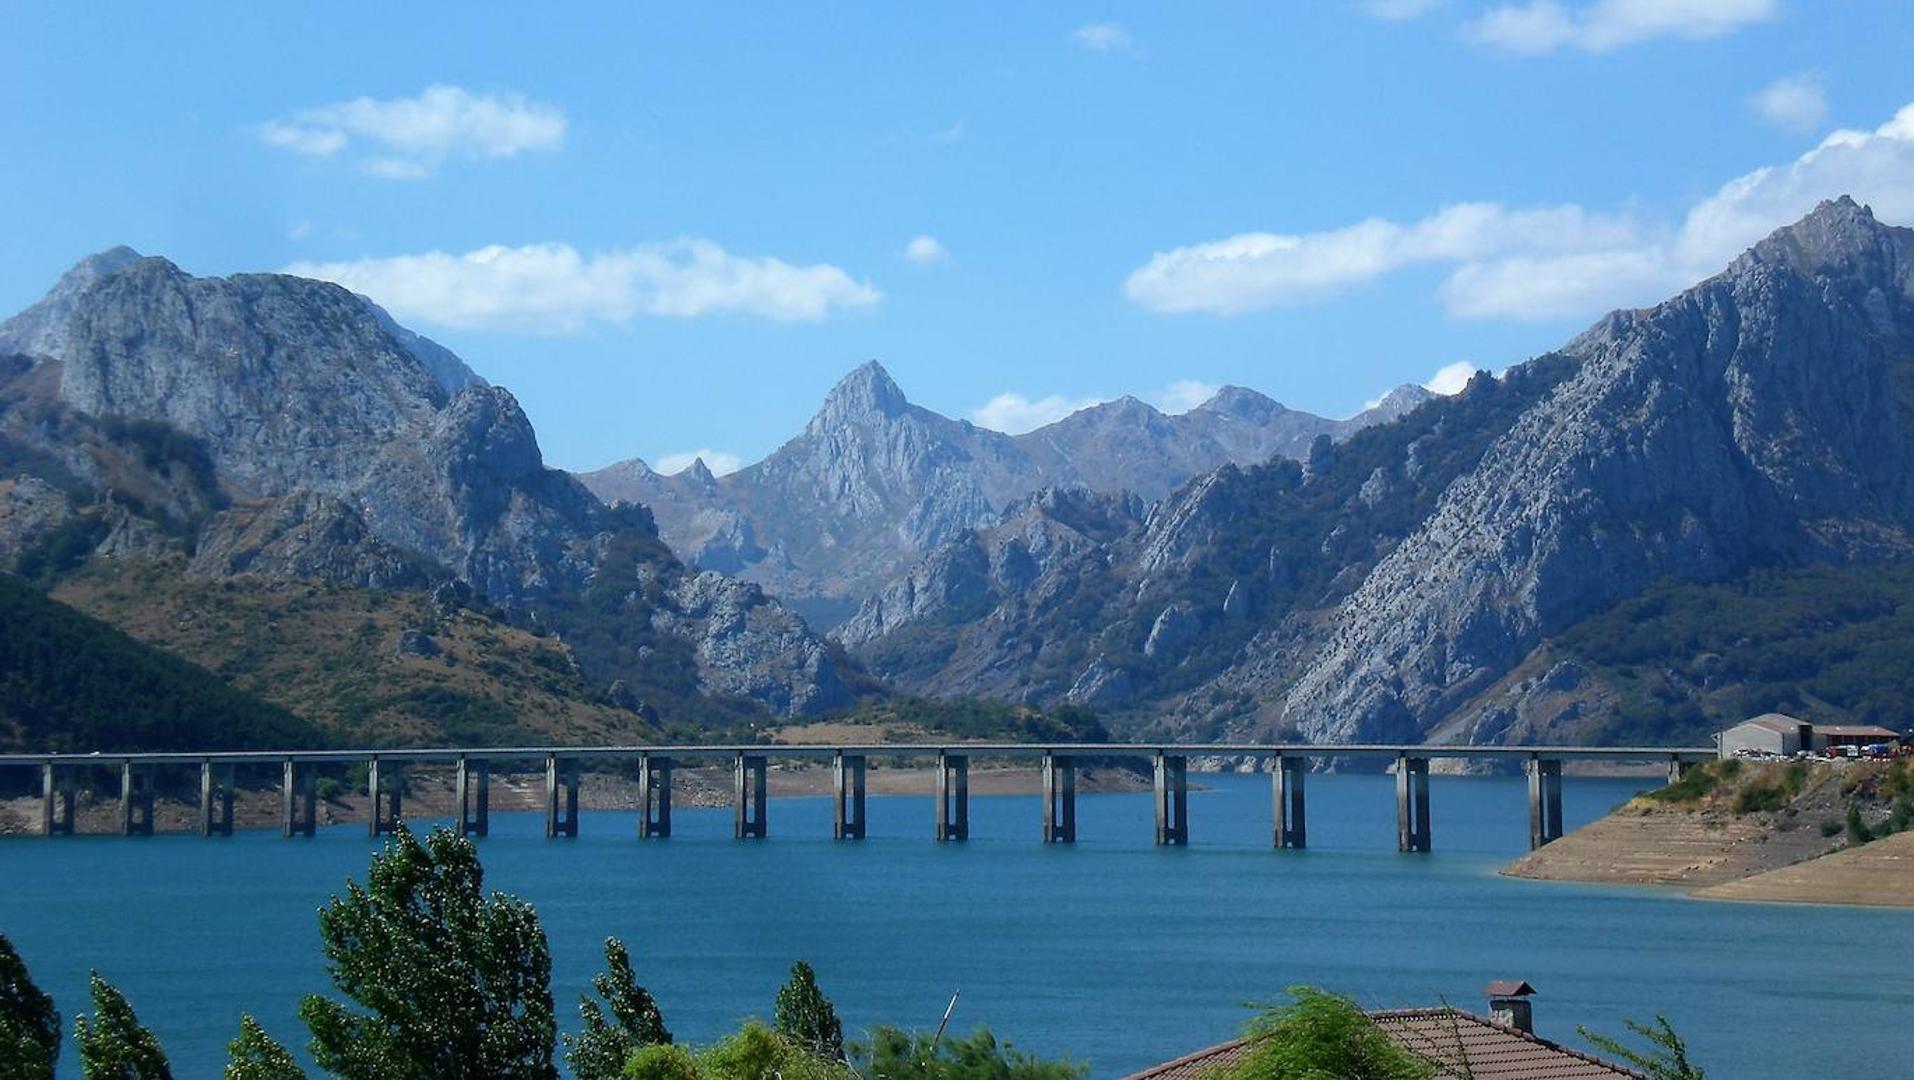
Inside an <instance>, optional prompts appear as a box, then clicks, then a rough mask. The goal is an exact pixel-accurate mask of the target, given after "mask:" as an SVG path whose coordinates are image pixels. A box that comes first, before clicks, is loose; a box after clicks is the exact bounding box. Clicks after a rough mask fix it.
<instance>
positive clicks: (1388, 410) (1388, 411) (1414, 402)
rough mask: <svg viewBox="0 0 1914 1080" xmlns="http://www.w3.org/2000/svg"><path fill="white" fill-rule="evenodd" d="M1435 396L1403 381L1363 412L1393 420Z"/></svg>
mask: <svg viewBox="0 0 1914 1080" xmlns="http://www.w3.org/2000/svg"><path fill="white" fill-rule="evenodd" d="M1483 374H1486V373H1485V372H1477V375H1478V376H1480V375H1483ZM1436 396H1437V394H1436V392H1435V391H1434V390H1431V389H1429V388H1428V387H1426V386H1422V385H1419V384H1417V383H1403V384H1402V385H1401V386H1398V387H1396V388H1395V389H1394V390H1391V391H1389V392H1388V393H1386V394H1384V395H1382V396H1381V397H1379V398H1377V399H1376V402H1375V404H1373V405H1370V406H1368V407H1367V408H1365V409H1364V410H1363V412H1364V413H1369V414H1373V415H1375V416H1378V417H1382V418H1385V419H1390V420H1393V419H1395V418H1396V417H1398V416H1401V415H1403V414H1404V413H1407V412H1409V411H1411V410H1412V409H1414V408H1415V407H1416V406H1418V405H1421V404H1422V403H1423V402H1425V401H1428V400H1429V399H1430V398H1433V397H1436Z"/></svg>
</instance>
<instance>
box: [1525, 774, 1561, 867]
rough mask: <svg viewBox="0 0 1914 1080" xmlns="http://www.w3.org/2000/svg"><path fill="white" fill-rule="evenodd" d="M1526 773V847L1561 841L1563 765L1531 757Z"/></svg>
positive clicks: (1536, 846)
mask: <svg viewBox="0 0 1914 1080" xmlns="http://www.w3.org/2000/svg"><path fill="white" fill-rule="evenodd" d="M1528 770H1529V848H1530V849H1531V850H1533V849H1535V848H1539V847H1541V846H1542V845H1543V844H1547V843H1550V842H1551V841H1555V840H1560V839H1561V838H1562V762H1561V761H1560V759H1557V758H1542V757H1539V756H1537V757H1530V758H1529V761H1528Z"/></svg>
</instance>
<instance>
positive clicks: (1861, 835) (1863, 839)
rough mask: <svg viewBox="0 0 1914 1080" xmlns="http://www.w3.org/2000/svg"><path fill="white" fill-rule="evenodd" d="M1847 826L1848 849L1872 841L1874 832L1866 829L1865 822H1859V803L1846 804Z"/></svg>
mask: <svg viewBox="0 0 1914 1080" xmlns="http://www.w3.org/2000/svg"><path fill="white" fill-rule="evenodd" d="M1847 826H1848V845H1849V846H1850V847H1860V846H1861V845H1862V844H1865V843H1869V842H1870V841H1872V840H1873V839H1874V830H1872V829H1870V828H1868V827H1867V822H1865V821H1863V820H1861V804H1860V803H1852V802H1851V803H1849V804H1848V822H1847Z"/></svg>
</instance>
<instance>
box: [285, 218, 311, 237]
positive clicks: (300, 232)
mask: <svg viewBox="0 0 1914 1080" xmlns="http://www.w3.org/2000/svg"><path fill="white" fill-rule="evenodd" d="M311 235H312V222H310V221H301V222H297V223H295V224H294V225H293V226H292V228H290V229H287V230H286V239H288V240H304V239H305V238H306V237H308V236H311Z"/></svg>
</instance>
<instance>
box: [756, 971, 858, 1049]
mask: <svg viewBox="0 0 1914 1080" xmlns="http://www.w3.org/2000/svg"><path fill="white" fill-rule="evenodd" d="M772 1023H773V1024H774V1025H775V1026H776V1028H777V1033H778V1034H779V1035H782V1036H784V1037H785V1038H786V1039H789V1040H790V1041H791V1042H794V1043H796V1044H797V1045H799V1046H801V1047H803V1048H804V1049H805V1050H806V1051H808V1052H809V1053H811V1054H814V1055H816V1056H817V1057H820V1058H823V1059H824V1060H826V1061H843V1060H844V1025H842V1024H840V1023H839V1022H838V1019H837V1009H836V1008H835V1007H834V1006H832V1004H831V999H830V998H827V997H825V996H824V991H822V990H819V989H818V988H817V973H816V972H815V971H812V970H811V965H809V964H807V963H805V962H804V961H802V960H799V961H798V962H797V963H795V964H792V965H791V978H790V980H789V981H788V982H786V983H785V984H784V986H783V987H781V988H780V989H779V990H778V1001H777V1011H776V1012H775V1013H774V1014H773V1015H772Z"/></svg>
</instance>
